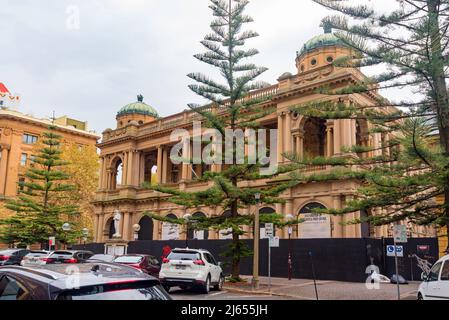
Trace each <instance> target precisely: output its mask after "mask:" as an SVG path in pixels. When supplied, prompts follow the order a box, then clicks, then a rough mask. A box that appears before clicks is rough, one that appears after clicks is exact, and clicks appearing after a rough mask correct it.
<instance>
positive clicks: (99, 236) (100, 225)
mask: <svg viewBox="0 0 449 320" xmlns="http://www.w3.org/2000/svg"><path fill="white" fill-rule="evenodd" d="M97 232H98V233H97V242H103V233H104V214H103V213H101V214H99V216H98V230H97Z"/></svg>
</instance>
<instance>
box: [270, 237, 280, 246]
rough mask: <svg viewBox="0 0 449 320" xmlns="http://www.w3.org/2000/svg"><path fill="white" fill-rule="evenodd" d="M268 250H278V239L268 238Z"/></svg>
mask: <svg viewBox="0 0 449 320" xmlns="http://www.w3.org/2000/svg"><path fill="white" fill-rule="evenodd" d="M269 240H270V248H279V237H270V238H269Z"/></svg>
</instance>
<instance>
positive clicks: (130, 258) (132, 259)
mask: <svg viewBox="0 0 449 320" xmlns="http://www.w3.org/2000/svg"><path fill="white" fill-rule="evenodd" d="M140 261H142V257H140V256H122V257H117V258H115V259H114V262H118V263H140Z"/></svg>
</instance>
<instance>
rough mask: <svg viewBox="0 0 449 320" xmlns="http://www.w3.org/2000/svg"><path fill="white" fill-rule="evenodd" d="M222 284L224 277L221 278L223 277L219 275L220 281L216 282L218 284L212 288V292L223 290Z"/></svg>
mask: <svg viewBox="0 0 449 320" xmlns="http://www.w3.org/2000/svg"><path fill="white" fill-rule="evenodd" d="M224 282H225V277H223V275H220V280H218V283H217V284H216V285H215V286H214V290H216V291H221V290H223V284H224Z"/></svg>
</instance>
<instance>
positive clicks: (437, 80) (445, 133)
mask: <svg viewBox="0 0 449 320" xmlns="http://www.w3.org/2000/svg"><path fill="white" fill-rule="evenodd" d="M438 3H439V1H437V0H428V1H427V6H428V11H429V13H428V15H429V22H430V26H431V27H430V30H429V33H430V40H431V44H432V45H431V48H430V49H431V59H432V61H431V67H432V70H433V74H432V82H433V86H434V90H435V101H436V110H435V111H436V112H437V115H438V129H439V138H440V146H441V148H442V150H443V152H444V154H445V156H447V157H449V94H448V92H447V87H446V79H445V72H444V63H443V59H444V57H443V51H442V47H441V39H442V35H441V31H440V24H439V20H438V18H439V15H438ZM446 169H447V170H449V168H446ZM448 211H449V181H446V185H445V186H444V211H443V216H444V217H445V218H446V219H447V218H448V217H449V212H448ZM445 224H446V228H447V235H446V236H447V237H448V239H449V223H448V222H446V223H445Z"/></svg>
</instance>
